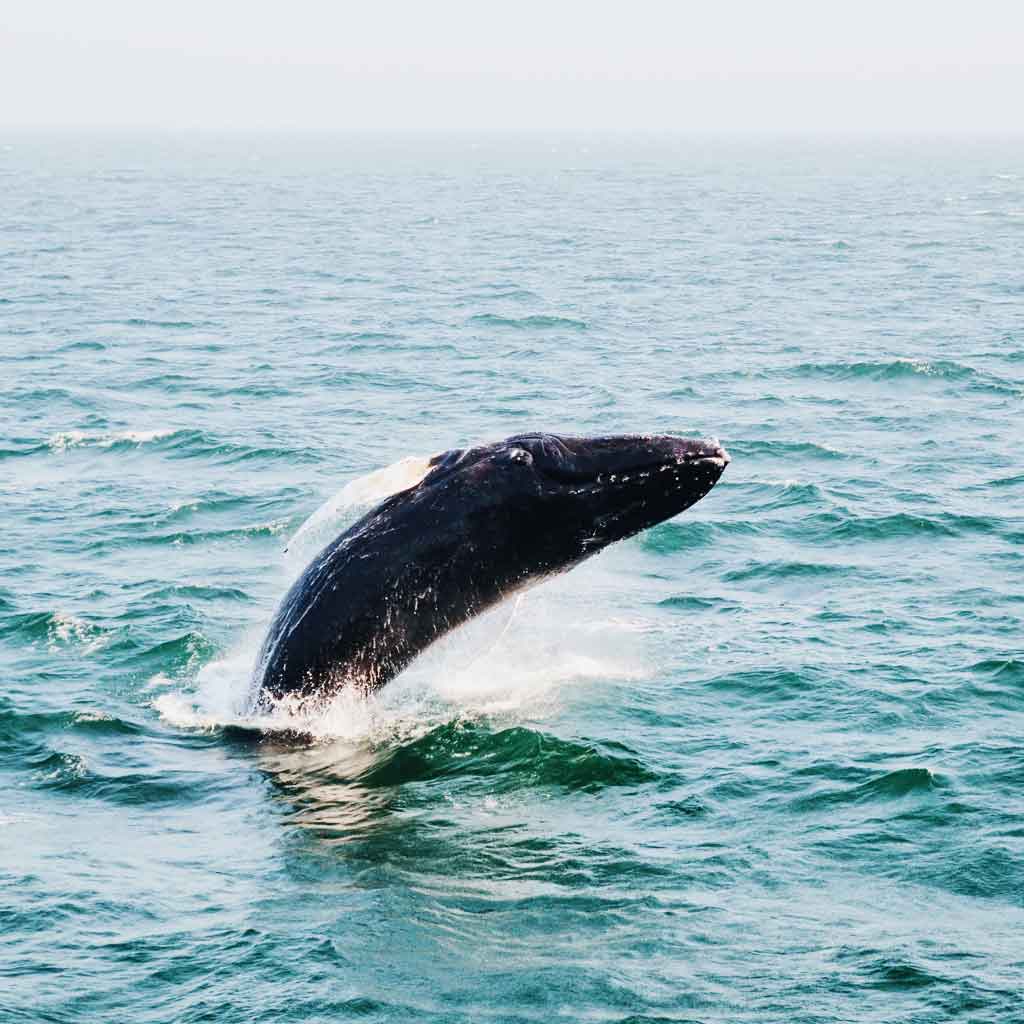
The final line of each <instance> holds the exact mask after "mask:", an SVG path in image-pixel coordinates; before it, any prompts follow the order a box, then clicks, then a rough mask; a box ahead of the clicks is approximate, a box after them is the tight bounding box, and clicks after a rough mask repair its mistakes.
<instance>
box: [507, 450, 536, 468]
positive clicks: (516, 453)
mask: <svg viewBox="0 0 1024 1024" xmlns="http://www.w3.org/2000/svg"><path fill="white" fill-rule="evenodd" d="M508 457H509V458H510V459H511V460H512V461H513V462H518V463H520V464H522V465H524V466H528V465H530V463H531V462H533V456H532V455H531V454H530V453H529V452H528V451H527V450H526V449H525V448H509V450H508Z"/></svg>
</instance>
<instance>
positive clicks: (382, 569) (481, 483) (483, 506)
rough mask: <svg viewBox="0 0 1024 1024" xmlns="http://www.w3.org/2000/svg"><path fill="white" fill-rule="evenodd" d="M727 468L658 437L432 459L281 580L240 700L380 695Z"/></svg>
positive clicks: (269, 703) (697, 493) (718, 453)
mask: <svg viewBox="0 0 1024 1024" xmlns="http://www.w3.org/2000/svg"><path fill="white" fill-rule="evenodd" d="M728 462H729V456H728V455H727V454H726V452H725V450H724V449H723V448H722V447H721V446H720V445H719V444H718V442H717V441H714V440H703V439H701V440H692V439H683V438H676V437H668V436H658V435H622V436H616V437H590V438H585V437H563V436H559V435H555V434H519V435H517V436H515V437H510V438H507V439H506V440H504V441H499V442H496V443H494V444H487V445H480V446H476V447H473V448H466V449H455V450H452V451H448V452H445V453H443V454H441V455H437V456H434V457H433V458H432V459H430V460H429V462H428V464H427V467H426V469H427V471H426V474H425V475H424V476H423V477H422V479H420V480H419V481H417V482H416V483H414V484H412V486H409V487H406V488H405V489H403V490H400V491H398V492H397V493H395V494H392V495H391V496H390V497H388V498H386V499H385V500H384V501H382V502H381V503H380V504H379V505H377V506H376V507H375V508H373V509H371V510H370V511H369V512H368V513H367V514H366V515H365V516H363V518H362V519H360V520H359V521H358V522H356V523H355V524H354V525H352V526H351V527H350V528H349V529H348V530H346V531H345V532H344V533H342V534H341V535H340V536H339V537H337V538H336V539H335V540H334V541H332V542H331V543H330V544H328V545H327V547H325V548H324V549H323V550H322V551H321V552H320V553H319V554H318V555H317V556H316V557H315V558H314V559H313V561H312V562H311V563H310V564H309V566H307V568H306V569H305V571H304V572H303V573H302V574H301V575H300V576H299V578H298V579H297V580H296V581H295V583H294V584H293V585H292V587H291V589H290V590H289V591H288V593H287V594H286V595H285V597H284V599H283V601H282V602H281V605H280V607H279V608H278V609H277V612H276V613H275V615H274V618H273V620H272V622H271V624H270V627H269V629H268V631H267V635H266V638H265V639H264V641H263V646H262V649H261V651H260V654H259V657H258V659H257V662H256V669H255V673H254V677H253V685H252V692H251V697H250V705H251V706H252V708H253V710H255V711H268V710H270V709H271V708H273V707H274V706H276V705H277V704H278V703H279V702H281V701H282V700H284V699H288V700H290V701H291V700H299V701H302V702H306V701H317V700H326V699H329V698H330V697H332V696H333V695H334V694H335V693H337V692H338V691H339V690H341V689H343V688H346V687H352V688H356V689H358V690H360V691H363V692H370V691H373V690H376V689H378V688H380V687H381V686H383V685H384V684H385V683H387V682H388V681H389V680H390V679H392V678H393V677H394V676H396V675H397V674H398V673H399V672H401V671H402V669H404V668H405V667H406V666H407V665H408V664H409V663H410V662H411V661H412V660H413V659H414V658H415V657H416V656H417V655H418V654H419V653H420V652H422V651H423V650H425V649H426V648H427V647H428V646H430V644H432V643H433V642H434V641H435V640H437V639H438V638H439V637H441V636H443V635H444V634H445V633H447V632H448V631H450V630H452V629H454V628H455V627H457V626H459V625H461V624H462V623H464V622H466V621H467V620H468V619H471V618H472V617H473V616H475V615H478V614H480V613H481V612H484V611H486V610H487V609H488V608H491V607H492V606H494V605H495V604H497V603H498V602H500V601H502V600H504V599H505V598H506V597H509V596H511V595H512V594H514V593H516V592H517V591H519V590H521V589H522V588H524V587H527V586H530V585H531V584H533V583H536V582H538V581H540V580H542V579H544V578H545V577H548V576H551V575H554V574H556V573H560V572H564V571H566V570H567V569H571V568H572V567H573V566H574V565H578V564H579V563H580V562H582V561H583V560H584V559H586V558H588V557H589V556H591V555H593V554H596V553H597V552H598V551H600V550H602V549H603V548H605V547H607V546H608V545H609V544H612V543H614V542H615V541H618V540H622V539H624V538H626V537H629V536H632V535H633V534H635V533H638V532H639V531H641V530H644V529H647V528H648V527H650V526H654V525H655V524H656V523H660V522H662V521H664V520H665V519H669V518H671V517H672V516H675V515H677V514H678V513H680V512H682V511H684V510H685V509H687V508H689V507H690V506H691V505H693V504H694V503H695V502H697V501H699V500H700V499H701V498H703V497H704V495H706V494H707V493H708V491H710V490H711V488H712V487H714V485H715V484H716V483H717V482H718V479H719V477H720V476H721V475H722V472H723V471H724V469H725V467H726V465H727V464H728Z"/></svg>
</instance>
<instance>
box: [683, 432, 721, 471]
mask: <svg viewBox="0 0 1024 1024" xmlns="http://www.w3.org/2000/svg"><path fill="white" fill-rule="evenodd" d="M673 444H674V447H675V457H676V462H677V463H679V464H680V465H683V464H686V463H691V462H692V463H707V464H709V465H715V466H718V468H719V469H725V467H726V466H728V465H729V463H730V462H732V458H731V456H730V455H729V453H728V452H727V451H726V450H725V448H723V447H722V444H721V442H720V441H719V440H718V438H717V437H708V438H697V439H695V440H690V439H678V440H674V442H673Z"/></svg>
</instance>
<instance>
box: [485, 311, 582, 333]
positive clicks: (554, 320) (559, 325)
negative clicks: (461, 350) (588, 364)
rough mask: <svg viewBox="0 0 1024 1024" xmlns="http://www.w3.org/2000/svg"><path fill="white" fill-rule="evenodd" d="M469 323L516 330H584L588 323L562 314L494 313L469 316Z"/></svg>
mask: <svg viewBox="0 0 1024 1024" xmlns="http://www.w3.org/2000/svg"><path fill="white" fill-rule="evenodd" d="M469 322H470V323H471V324H481V325H484V326H487V327H507V328H511V329H513V330H517V331H533V330H546V329H556V330H570V331H585V330H587V327H588V325H587V324H586V322H585V321H583V320H574V319H572V318H571V317H564V316H539V315H538V316H524V317H518V318H517V317H506V316H498V315H497V314H494V313H478V314H477V315H476V316H471V317H470V318H469Z"/></svg>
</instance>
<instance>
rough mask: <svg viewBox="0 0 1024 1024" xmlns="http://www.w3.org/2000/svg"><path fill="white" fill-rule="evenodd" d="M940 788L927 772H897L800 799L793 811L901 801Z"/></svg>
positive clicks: (936, 780)
mask: <svg viewBox="0 0 1024 1024" xmlns="http://www.w3.org/2000/svg"><path fill="white" fill-rule="evenodd" d="M939 785H940V783H939V780H938V779H937V777H936V776H935V774H934V773H933V772H932V771H931V770H930V769H928V768H897V769H894V770H893V771H890V772H886V773H885V774H883V775H879V776H876V777H874V778H871V779H868V780H867V781H865V782H862V783H860V784H859V785H856V786H842V787H836V786H828V787H826V788H824V789H823V790H821V791H819V792H816V793H811V794H809V795H804V796H800V797H798V798H797V799H796V800H794V801H793V803H792V807H793V809H794V810H798V811H815V810H824V809H827V808H831V807H835V806H839V805H843V804H859V803H867V802H872V801H876V800H898V799H902V798H904V797H908V796H924V795H926V794H928V793H930V792H931V791H932V790H934V789H936V788H937V787H938V786H939Z"/></svg>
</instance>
